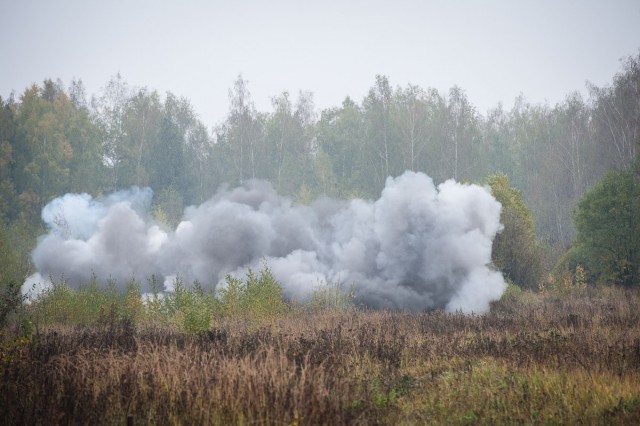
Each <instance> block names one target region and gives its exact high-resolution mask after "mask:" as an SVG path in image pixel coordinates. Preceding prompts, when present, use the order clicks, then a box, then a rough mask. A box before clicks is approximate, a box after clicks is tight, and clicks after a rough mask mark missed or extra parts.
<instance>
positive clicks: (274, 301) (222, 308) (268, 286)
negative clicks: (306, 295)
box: [218, 264, 287, 322]
mask: <svg viewBox="0 0 640 426" xmlns="http://www.w3.org/2000/svg"><path fill="white" fill-rule="evenodd" d="M225 284H226V286H225V287H223V288H221V289H219V290H218V311H219V312H220V314H221V315H222V316H225V317H229V318H236V319H239V318H242V319H245V320H250V321H254V322H256V321H257V322H261V321H263V320H270V319H274V318H277V317H279V316H281V315H283V314H284V313H285V312H286V311H287V305H286V304H285V302H284V293H283V290H282V286H281V285H280V283H279V282H278V281H277V280H276V279H275V277H274V276H273V273H272V272H271V270H270V269H269V267H268V266H267V265H266V264H265V265H264V267H263V269H262V270H261V271H260V273H259V274H258V275H256V274H255V273H254V272H253V270H251V269H249V271H248V272H247V276H246V279H245V280H242V279H240V278H236V277H232V276H230V275H228V276H227V277H226V280H225Z"/></svg>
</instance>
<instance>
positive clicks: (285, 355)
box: [0, 288, 640, 425]
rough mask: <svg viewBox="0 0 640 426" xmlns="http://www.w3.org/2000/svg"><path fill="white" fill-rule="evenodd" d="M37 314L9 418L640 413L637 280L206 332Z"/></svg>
mask: <svg viewBox="0 0 640 426" xmlns="http://www.w3.org/2000/svg"><path fill="white" fill-rule="evenodd" d="M122 300H123V303H124V304H125V305H123V306H129V309H130V310H132V311H136V309H137V310H138V311H139V310H140V309H145V308H144V305H143V306H142V307H140V305H138V304H136V303H133V302H132V300H131V297H129V299H127V298H124V299H122ZM127 304H128V305H127ZM279 309H280V308H279ZM29 310H32V311H35V310H36V307H34V306H32V307H30V308H28V309H27V312H28V311H29ZM25 315H26V314H25ZM30 315H31V316H25V318H24V319H23V322H25V321H32V323H30V325H29V327H30V328H31V330H29V332H28V333H25V331H24V329H25V328H28V327H25V326H24V325H23V326H22V327H15V326H14V327H13V328H12V327H5V328H4V329H3V330H2V336H1V337H0V342H1V343H0V345H1V346H0V355H1V364H0V375H1V379H0V395H1V398H0V401H1V402H0V419H3V420H2V422H3V423H6V424H185V425H189V424H252V425H253V424H279V425H296V424H311V425H315V424H331V425H339V424H603V425H604V424H607V425H608V424H638V423H639V422H640V292H638V291H637V290H625V289H617V288H602V289H586V290H581V291H576V292H570V293H568V294H562V295H560V294H556V293H549V292H547V293H528V292H524V293H522V292H517V291H516V292H508V294H507V295H506V296H505V297H503V300H501V301H500V302H497V303H495V304H494V305H493V306H492V309H491V312H490V313H488V314H485V315H482V316H472V315H462V314H450V313H445V312H442V311H434V312H426V313H404V312H381V311H368V310H362V309H357V308H353V307H349V306H340V307H338V308H336V307H333V308H332V307H324V308H317V309H302V308H299V309H289V310H287V311H286V312H282V311H280V312H279V313H278V315H275V316H262V317H260V319H259V320H256V321H251V320H250V318H246V317H238V316H216V315H212V316H210V317H207V319H208V320H209V322H208V323H207V327H206V330H205V329H200V330H191V331H189V329H184V327H177V326H175V322H174V323H172V322H171V321H159V320H158V321H150V320H149V319H148V318H147V317H145V314H144V313H142V314H141V313H140V312H138V313H137V314H136V315H137V316H136V315H123V314H122V312H121V311H117V310H115V309H112V310H111V311H106V312H103V314H102V315H101V316H98V317H99V318H98V320H96V321H94V322H92V323H87V324H81V323H75V324H74V323H72V321H66V322H65V321H63V320H62V319H59V318H58V319H56V321H48V322H45V321H43V320H42V319H40V320H38V319H37V318H38V317H37V315H35V314H34V313H33V312H32V313H31V314H30ZM183 317H184V315H183ZM183 317H180V318H183ZM56 318H57V317H56ZM145 318H147V319H145ZM37 321H40V323H37ZM20 330H22V331H20Z"/></svg>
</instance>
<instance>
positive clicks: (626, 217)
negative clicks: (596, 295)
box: [569, 160, 640, 285]
mask: <svg viewBox="0 0 640 426" xmlns="http://www.w3.org/2000/svg"><path fill="white" fill-rule="evenodd" d="M636 161H637V160H636ZM637 168H638V167H637V164H636V169H637ZM574 221H575V224H576V229H577V233H578V235H577V237H576V245H575V247H574V249H572V255H571V256H570V260H569V262H570V265H569V266H570V267H571V266H573V265H572V263H577V261H576V259H580V258H581V259H582V260H583V261H584V262H585V263H586V264H585V265H584V266H585V269H586V271H587V274H588V275H589V276H590V277H591V278H592V279H594V280H596V281H597V282H603V283H612V284H622V285H632V284H637V283H638V282H640V270H639V268H640V178H639V176H638V173H637V170H636V172H635V173H634V171H633V170H630V169H629V170H623V171H613V172H609V173H607V174H606V175H605V176H604V177H603V178H602V180H601V181H600V182H599V183H598V184H596V185H595V186H594V187H593V188H591V189H590V190H589V191H588V192H587V193H585V195H584V196H583V197H582V199H581V200H580V203H579V204H578V208H577V209H576V210H575V212H574Z"/></svg>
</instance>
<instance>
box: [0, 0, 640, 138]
mask: <svg viewBox="0 0 640 426" xmlns="http://www.w3.org/2000/svg"><path fill="white" fill-rule="evenodd" d="M639 48H640V1H638V0H600V1H592V0H571V1H568V0H567V1H564V0H535V1H533V0H532V1H517V0H496V1H473V0H469V1H446V0H442V1H417V0H416V1H413V0H393V1H375V0H368V1H347V0H337V1H335V0H322V1H303V0H297V1H293V0H292V1H281V0H269V1H228V2H223V1H213V0H212V1H205V0H202V1H195V0H180V1H172V2H168V1H160V0H144V1H135V0H131V1H90V0H73V1H65V0H57V1H54V0H42V1H31V0H15V1H11V0H0V96H2V97H3V98H7V97H8V96H9V94H10V93H11V92H12V91H15V92H16V93H17V95H19V94H20V93H22V92H23V91H24V89H25V88H26V87H27V86H29V85H31V84H32V83H38V84H39V83H41V82H42V81H43V80H44V79H45V78H52V79H57V78H60V79H61V80H62V81H63V82H64V83H65V84H67V85H68V84H69V83H70V82H71V79H72V78H74V77H76V78H80V79H82V81H83V82H84V84H85V86H86V88H87V91H88V93H89V94H97V93H99V92H100V90H101V89H102V88H103V87H104V86H105V84H106V83H107V81H108V80H109V78H110V77H111V76H113V75H115V74H116V73H118V72H119V73H120V74H121V75H122V77H123V78H124V80H125V81H127V82H128V83H129V84H131V85H133V86H147V87H149V88H150V89H156V90H158V91H159V92H161V93H165V92H166V91H171V92H173V93H174V94H176V95H178V96H184V97H187V98H188V99H189V100H190V101H191V103H192V105H193V107H194V110H195V111H196V112H197V113H198V115H199V116H200V118H201V119H202V121H203V122H204V123H205V124H207V125H208V126H209V127H211V126H213V125H215V124H217V123H220V122H221V121H222V120H223V119H224V117H225V114H226V112H227V110H228V108H229V98H228V91H229V88H230V87H232V85H233V82H234V81H235V79H236V78H237V76H238V74H240V73H241V74H242V76H243V77H244V78H245V79H246V80H248V81H249V90H250V91H251V93H252V97H253V100H254V102H255V104H256V107H257V108H258V109H259V110H261V111H270V110H271V103H270V99H271V97H272V96H274V95H277V94H279V93H281V92H282V91H284V90H287V91H289V92H290V93H291V94H292V95H293V96H294V98H295V97H296V96H297V94H298V92H299V91H300V90H304V91H311V92H313V94H314V99H315V103H316V107H317V109H318V110H321V109H323V108H327V107H332V106H339V105H340V104H341V102H342V100H343V99H344V98H345V96H347V95H348V96H351V97H352V98H353V99H354V100H356V101H358V102H359V101H361V100H362V98H363V97H364V96H365V95H366V93H367V91H368V89H369V88H370V87H371V86H372V85H373V83H374V81H375V75H376V74H384V75H387V76H388V77H389V79H390V81H391V83H392V85H393V86H398V85H400V86H406V85H407V84H408V83H411V84H416V85H419V86H421V87H423V88H427V87H434V88H436V89H438V90H439V91H441V92H442V93H444V92H446V91H447V90H448V89H449V88H450V87H451V86H453V85H458V86H460V87H461V88H462V89H463V90H465V92H466V93H467V96H468V98H469V100H470V101H471V102H472V103H473V104H474V105H475V106H476V107H477V108H478V111H479V112H480V113H482V114H484V113H486V111H487V109H489V108H491V107H494V106H495V105H497V103H498V102H503V104H504V106H505V107H506V108H510V107H511V106H512V105H513V100H514V99H515V97H516V96H518V94H520V93H523V94H524V95H525V97H526V98H527V99H528V100H529V101H531V102H533V103H540V102H549V103H550V104H555V103H556V102H559V101H561V100H562V99H563V98H564V97H565V95H567V94H568V93H570V92H572V91H575V90H579V91H582V92H583V93H586V91H585V82H586V81H590V82H592V83H595V84H596V85H599V86H601V85H605V84H608V83H610V82H611V79H612V77H613V75H614V74H615V73H616V72H617V71H619V70H620V62H619V60H620V59H621V58H624V57H627V56H629V55H637V54H638V49H639Z"/></svg>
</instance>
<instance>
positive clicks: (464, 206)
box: [23, 172, 506, 313]
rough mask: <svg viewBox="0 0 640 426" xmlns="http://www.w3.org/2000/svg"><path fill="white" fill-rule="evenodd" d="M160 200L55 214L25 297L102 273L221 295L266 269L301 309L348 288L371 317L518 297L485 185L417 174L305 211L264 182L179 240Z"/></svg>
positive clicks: (193, 216)
mask: <svg viewBox="0 0 640 426" xmlns="http://www.w3.org/2000/svg"><path fill="white" fill-rule="evenodd" d="M152 195H153V194H152V192H151V190H149V189H139V188H132V189H130V190H127V191H120V192H117V193H114V194H111V195H109V196H106V197H101V198H96V199H94V198H92V197H91V196H89V195H87V194H66V195H64V196H63V197H60V198H57V199H55V200H53V201H52V202H50V203H49V204H48V205H47V206H46V207H45V208H44V209H43V212H42V218H43V220H44V221H45V223H46V224H47V226H48V228H49V233H48V234H47V235H44V236H42V237H40V239H39V241H38V245H37V247H36V249H35V250H34V251H33V254H32V257H33V262H34V264H35V266H36V268H37V270H38V274H35V275H34V276H32V277H30V278H29V279H28V280H27V282H26V283H25V285H24V287H23V288H24V289H28V288H31V286H32V285H33V284H34V283H38V282H44V281H46V280H43V279H42V277H46V276H53V277H56V278H57V277H60V276H61V275H64V277H65V279H66V280H67V282H68V283H69V284H70V285H72V286H77V285H80V284H84V283H87V282H88V280H89V279H90V277H91V274H92V273H94V274H95V275H96V276H97V277H98V278H99V279H100V280H107V279H109V278H111V279H112V280H115V281H116V282H118V283H119V284H118V285H120V286H124V285H125V283H126V281H128V280H130V279H131V278H132V277H135V278H137V279H138V280H140V281H141V282H142V284H143V285H144V283H145V281H146V280H145V279H146V278H148V277H150V276H151V275H152V274H156V275H157V276H160V277H163V278H165V279H167V281H170V279H171V277H175V276H176V275H178V276H180V277H182V278H183V279H184V280H185V282H187V283H188V282H193V281H194V280H199V281H200V282H201V283H203V284H211V285H213V286H217V285H220V284H223V282H224V277H225V276H226V275H227V274H232V275H243V274H244V273H245V272H246V271H247V269H248V268H254V269H260V268H261V266H262V263H263V262H264V261H266V262H267V264H268V265H269V267H270V268H271V270H272V272H273V273H274V275H275V276H276V278H277V279H278V280H279V281H280V282H281V283H282V285H283V287H284V290H285V293H286V295H287V296H288V297H290V298H292V299H295V300H300V301H304V300H306V299H308V298H309V297H310V296H311V294H312V292H313V290H314V289H315V288H316V287H317V285H318V283H321V282H340V283H343V284H345V285H347V286H353V288H354V289H355V294H356V302H357V303H361V304H364V305H366V306H369V307H375V308H389V309H409V310H427V309H434V308H445V309H447V310H449V311H457V310H461V311H463V312H476V313H481V312H485V311H486V310H487V309H488V308H489V302H490V301H492V300H496V299H498V298H500V296H501V295H502V293H503V291H504V289H505V287H506V285H505V282H504V279H503V277H502V275H501V274H500V273H499V272H497V271H495V270H493V269H492V268H491V267H490V262H491V246H492V240H493V238H494V236H495V235H496V233H497V232H499V231H500V230H501V229H502V225H501V224H500V221H499V219H500V209H501V205H500V203H498V202H497V201H496V200H495V199H494V198H493V197H492V196H491V194H490V192H489V191H488V190H487V189H486V188H483V187H480V186H477V185H467V184H460V183H456V182H454V181H453V180H449V181H446V182H444V183H442V184H440V185H439V186H438V187H437V188H436V187H435V186H434V184H433V181H432V180H431V178H429V177H428V176H427V175H425V174H422V173H414V172H405V173H404V174H403V175H401V176H399V177H397V178H388V179H387V182H386V186H385V188H384V190H383V191H382V194H381V196H380V198H379V199H378V200H376V201H365V200H360V199H356V200H351V201H337V200H332V199H328V198H321V199H318V200H317V201H315V202H314V203H313V204H311V205H310V206H303V205H297V204H294V203H292V202H291V201H290V200H289V199H287V198H284V197H281V196H279V195H278V194H277V193H276V192H275V191H274V189H273V188H272V186H271V185H270V184H269V183H267V182H264V181H252V182H250V183H248V184H247V185H245V186H243V187H240V188H235V189H231V190H226V189H225V190H220V191H219V192H218V193H217V194H216V195H215V196H214V197H213V198H212V199H210V200H209V201H207V202H205V203H203V204H202V205H200V206H191V207H188V208H187V209H185V212H184V218H183V221H182V222H181V223H180V224H179V225H178V226H177V228H176V229H175V230H171V231H169V230H166V229H163V228H162V227H161V226H159V225H158V224H157V223H156V222H155V221H154V220H153V218H152V216H151V215H150V213H149V211H150V206H151V200H152ZM143 290H145V289H143Z"/></svg>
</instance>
